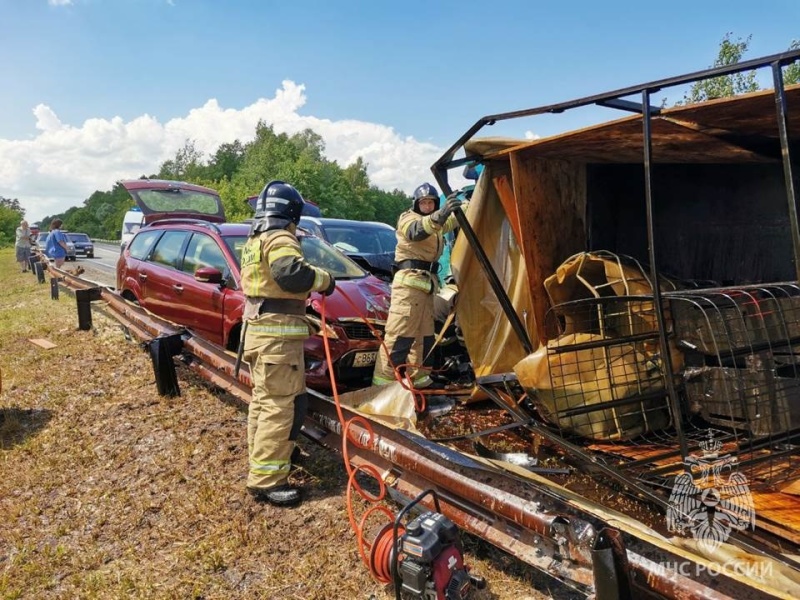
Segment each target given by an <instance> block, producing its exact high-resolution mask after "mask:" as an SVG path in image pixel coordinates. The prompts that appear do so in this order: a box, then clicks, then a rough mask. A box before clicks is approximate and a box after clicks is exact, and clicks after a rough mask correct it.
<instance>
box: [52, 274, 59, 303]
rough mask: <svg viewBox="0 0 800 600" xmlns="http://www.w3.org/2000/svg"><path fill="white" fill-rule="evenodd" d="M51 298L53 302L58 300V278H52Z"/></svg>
mask: <svg viewBox="0 0 800 600" xmlns="http://www.w3.org/2000/svg"><path fill="white" fill-rule="evenodd" d="M50 297H51V298H52V299H53V300H58V277H51V278H50Z"/></svg>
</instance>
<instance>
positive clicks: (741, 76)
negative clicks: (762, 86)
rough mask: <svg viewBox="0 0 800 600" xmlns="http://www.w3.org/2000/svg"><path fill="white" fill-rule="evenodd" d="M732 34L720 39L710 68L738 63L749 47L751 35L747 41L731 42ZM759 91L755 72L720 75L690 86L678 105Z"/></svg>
mask: <svg viewBox="0 0 800 600" xmlns="http://www.w3.org/2000/svg"><path fill="white" fill-rule="evenodd" d="M732 35H733V33H731V32H728V33H726V34H725V37H724V38H722V42H720V45H719V53H718V54H717V58H716V60H715V61H714V64H713V65H711V66H712V67H723V66H727V65H734V64H736V63H738V62H739V61H740V60H741V59H742V56H744V54H745V52H747V48H748V46H749V45H750V39H751V38H752V37H753V36H752V35H748V36H747V39H744V40H742V38H736V40H735V41H732V40H731V36H732ZM758 89H759V86H758V82H757V81H756V72H755V71H748V72H746V73H735V74H733V75H722V76H720V77H712V78H711V79H704V80H703V81H697V82H695V83H694V84H692V86H691V88H689V91H688V92H687V93H686V94H684V96H683V101H681V102H678V104H694V103H696V102H705V101H707V100H714V99H715V98H726V97H728V96H735V95H736V94H745V93H747V92H755V91H757V90H758Z"/></svg>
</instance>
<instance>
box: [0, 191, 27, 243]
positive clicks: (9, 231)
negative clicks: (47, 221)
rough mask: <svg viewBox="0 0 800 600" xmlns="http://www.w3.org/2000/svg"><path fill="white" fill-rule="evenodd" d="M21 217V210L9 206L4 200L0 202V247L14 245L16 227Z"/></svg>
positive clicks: (22, 216)
mask: <svg viewBox="0 0 800 600" xmlns="http://www.w3.org/2000/svg"><path fill="white" fill-rule="evenodd" d="M23 218H24V215H23V213H22V212H21V211H19V210H16V209H13V208H11V206H9V205H8V204H6V203H5V202H0V248H4V247H7V246H13V245H14V240H15V239H16V231H17V227H19V222H20V221H21V220H22V219H23Z"/></svg>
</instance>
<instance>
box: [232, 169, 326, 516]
mask: <svg viewBox="0 0 800 600" xmlns="http://www.w3.org/2000/svg"><path fill="white" fill-rule="evenodd" d="M303 204H304V202H303V198H302V197H301V196H300V193H299V192H298V191H297V190H296V189H295V188H294V187H292V186H291V185H288V184H286V183H284V182H283V181H270V182H269V183H268V184H267V185H266V186H264V189H263V190H262V191H261V194H260V195H259V197H258V203H257V205H256V214H255V221H254V223H253V226H252V228H251V230H250V235H249V237H248V240H247V243H246V244H245V246H244V248H243V249H242V259H241V264H242V288H243V291H244V293H245V296H246V303H245V309H244V319H245V322H246V326H247V329H246V333H245V338H244V347H243V350H244V353H243V356H244V359H245V360H246V361H247V362H248V364H249V365H250V373H251V374H252V377H253V396H252V400H251V402H250V407H249V410H248V416H247V447H248V453H249V459H250V470H249V474H248V477H247V489H248V491H249V492H250V493H251V494H252V495H253V497H254V498H255V499H256V500H257V501H260V502H264V501H266V502H270V503H272V504H275V505H276V506H291V505H295V504H298V503H299V502H300V500H301V497H300V490H299V489H297V488H294V487H291V486H290V485H289V484H288V476H289V470H290V468H291V456H292V451H293V450H294V448H295V440H296V439H297V436H298V435H299V433H300V427H301V425H302V424H303V420H304V419H305V415H306V412H307V409H308V398H307V396H306V386H305V365H304V360H303V342H304V341H305V340H306V338H308V337H309V335H311V334H312V333H313V332H314V329H313V326H312V325H311V323H310V322H309V321H308V319H307V318H306V299H307V298H308V295H309V293H310V292H312V291H317V292H322V293H323V294H325V295H326V296H327V295H330V294H332V293H333V290H334V288H335V287H336V280H335V279H334V277H333V275H331V274H330V273H329V272H327V271H325V270H323V269H318V268H317V267H314V266H312V265H310V264H309V263H308V262H306V261H305V259H304V258H303V255H302V253H301V250H300V243H299V241H298V240H297V237H296V235H295V232H296V230H297V224H298V223H299V221H300V214H301V213H302V210H303Z"/></svg>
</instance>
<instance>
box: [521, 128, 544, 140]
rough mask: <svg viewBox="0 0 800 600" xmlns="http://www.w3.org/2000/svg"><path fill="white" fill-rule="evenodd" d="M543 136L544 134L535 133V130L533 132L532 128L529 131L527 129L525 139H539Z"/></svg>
mask: <svg viewBox="0 0 800 600" xmlns="http://www.w3.org/2000/svg"><path fill="white" fill-rule="evenodd" d="M541 137H542V136H540V135H539V134H538V133H533V132H532V131H530V130H528V131H526V132H525V139H526V140H538V139H540V138H541Z"/></svg>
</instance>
